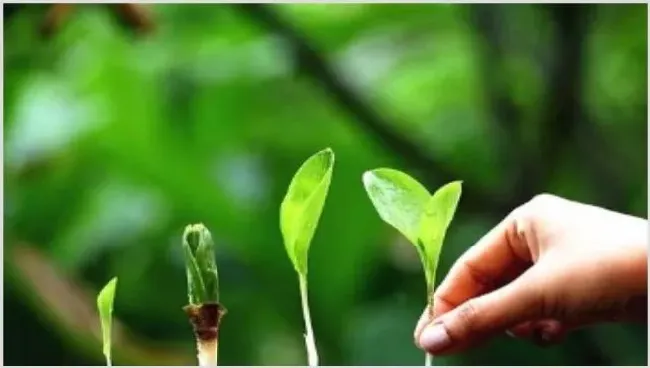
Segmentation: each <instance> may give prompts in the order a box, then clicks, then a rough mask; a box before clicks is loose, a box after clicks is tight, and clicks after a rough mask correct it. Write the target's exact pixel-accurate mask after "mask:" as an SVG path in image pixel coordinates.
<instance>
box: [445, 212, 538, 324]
mask: <svg viewBox="0 0 650 368" xmlns="http://www.w3.org/2000/svg"><path fill="white" fill-rule="evenodd" d="M529 228H530V222H529V221H527V220H526V218H525V216H524V212H523V208H520V209H517V210H515V211H513V212H512V213H511V214H510V215H509V216H508V217H506V218H505V219H504V220H503V221H502V222H501V223H500V224H499V225H497V226H496V227H495V228H494V229H492V230H491V231H490V232H489V233H488V234H486V235H485V236H484V237H483V238H481V239H480V240H479V241H478V242H477V243H476V244H475V245H474V246H473V247H471V248H470V249H469V250H468V251H467V252H465V253H464V254H463V255H462V256H461V257H460V258H459V259H458V260H457V261H456V263H455V264H454V265H453V266H452V268H451V270H450V271H449V273H448V274H447V277H446V278H445V280H444V281H443V282H442V283H441V284H440V286H439V287H438V288H437V290H436V292H435V294H434V313H433V315H434V316H440V315H441V314H443V313H446V312H448V311H449V310H451V309H453V308H455V307H456V306H458V305H460V304H462V303H463V302H465V301H467V300H469V299H470V298H472V297H475V296H478V295H481V294H483V293H486V292H489V291H492V290H493V289H494V288H495V287H497V286H500V284H502V283H505V282H507V281H511V280H512V279H514V278H515V277H517V276H518V275H519V274H521V272H523V271H524V270H525V269H526V268H527V267H529V266H530V265H531V262H532V261H531V258H532V256H531V252H530V250H529V248H528V246H527V243H526V240H525V239H524V238H525V237H526V232H529Z"/></svg>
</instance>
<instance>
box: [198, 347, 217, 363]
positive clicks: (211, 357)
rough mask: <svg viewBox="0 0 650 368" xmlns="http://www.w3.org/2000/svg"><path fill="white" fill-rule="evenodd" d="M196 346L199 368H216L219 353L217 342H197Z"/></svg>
mask: <svg viewBox="0 0 650 368" xmlns="http://www.w3.org/2000/svg"><path fill="white" fill-rule="evenodd" d="M197 345H198V350H199V353H198V356H197V358H198V360H199V366H200V367H216V366H217V365H218V364H217V356H218V351H219V343H218V341H217V340H214V341H200V342H197Z"/></svg>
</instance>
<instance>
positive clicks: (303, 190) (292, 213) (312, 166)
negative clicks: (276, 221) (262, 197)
mask: <svg viewBox="0 0 650 368" xmlns="http://www.w3.org/2000/svg"><path fill="white" fill-rule="evenodd" d="M333 167H334V152H333V151H332V150H331V149H329V148H327V149H324V150H322V151H320V152H317V153H316V154H314V155H313V156H311V157H309V158H308V159H307V161H305V162H304V163H303V164H302V166H301V167H300V168H299V169H298V171H297V172H296V174H295V175H294V177H293V179H292V180H291V183H290V184H289V189H288V190H287V194H286V196H285V197H284V200H283V201H282V204H281V205H280V231H281V232H282V237H283V240H284V246H285V248H286V250H287V254H288V256H289V259H290V260H291V263H292V264H293V267H294V269H295V270H296V272H297V273H298V283H299V286H300V298H301V302H302V312H303V318H304V321H305V330H306V332H305V345H306V348H307V359H308V362H309V366H318V352H317V350H316V342H315V338H314V332H313V329H312V324H311V314H310V312H309V301H308V297H307V294H308V293H307V269H308V267H307V264H308V262H307V260H308V253H309V246H310V244H311V240H312V238H313V237H314V233H315V232H316V227H317V225H318V221H319V219H320V216H321V213H322V211H323V206H324V205H325V199H326V198H327V194H328V192H329V187H330V182H331V180H332V170H333Z"/></svg>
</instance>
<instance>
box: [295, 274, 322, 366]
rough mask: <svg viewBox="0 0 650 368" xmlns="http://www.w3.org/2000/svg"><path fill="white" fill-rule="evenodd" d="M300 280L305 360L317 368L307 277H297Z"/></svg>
mask: <svg viewBox="0 0 650 368" xmlns="http://www.w3.org/2000/svg"><path fill="white" fill-rule="evenodd" d="M298 278H299V280H300V299H301V302H302V314H303V317H304V320H305V345H306V347H307V360H308V362H309V366H310V367H317V366H318V352H317V351H316V342H315V340H314V331H313V329H312V327H311V315H310V313H309V301H308V298H307V277H305V276H304V275H299V276H298Z"/></svg>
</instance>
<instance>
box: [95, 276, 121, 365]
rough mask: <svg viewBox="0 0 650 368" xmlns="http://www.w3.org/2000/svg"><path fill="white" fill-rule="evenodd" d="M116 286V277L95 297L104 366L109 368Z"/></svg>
mask: <svg viewBox="0 0 650 368" xmlns="http://www.w3.org/2000/svg"><path fill="white" fill-rule="evenodd" d="M116 286H117V277H114V278H113V279H112V280H111V281H109V282H108V283H107V284H106V286H104V288H103V289H102V290H101V291H100V292H99V295H98V296H97V309H98V310H99V320H100V322H101V327H102V341H103V352H104V356H105V357H106V364H107V365H109V366H110V365H111V323H112V318H113V300H114V299H115V288H116Z"/></svg>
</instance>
